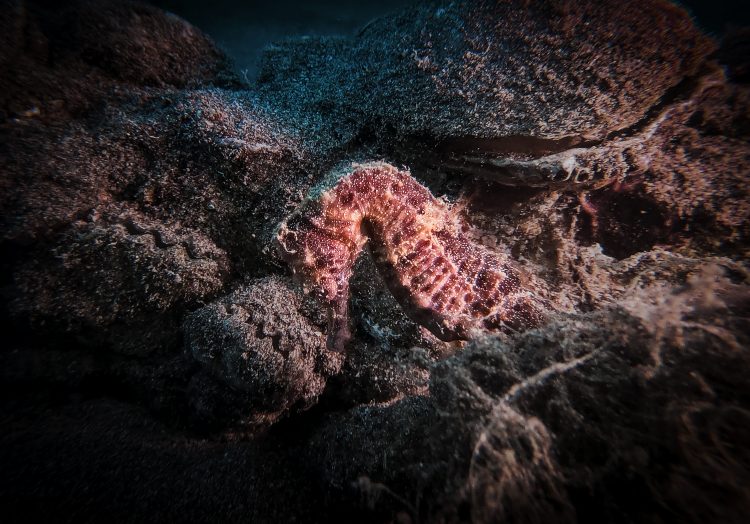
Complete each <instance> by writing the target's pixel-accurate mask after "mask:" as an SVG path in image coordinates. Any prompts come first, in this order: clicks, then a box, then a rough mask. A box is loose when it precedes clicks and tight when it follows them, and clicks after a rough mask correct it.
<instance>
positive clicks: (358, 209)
mask: <svg viewBox="0 0 750 524" xmlns="http://www.w3.org/2000/svg"><path fill="white" fill-rule="evenodd" d="M276 240H277V242H278V246H279V250H280V253H281V255H282V258H283V259H284V260H285V261H286V262H287V263H288V264H289V266H290V267H291V268H292V271H293V272H294V274H295V276H296V277H297V278H299V279H300V280H301V281H302V283H303V285H304V287H305V289H306V291H307V290H309V291H313V292H314V293H315V294H316V295H317V296H318V297H319V298H321V299H322V300H323V301H324V302H325V304H326V305H327V307H328V315H329V328H328V346H329V348H330V349H333V350H337V351H343V349H344V345H345V344H346V342H347V341H348V339H349V337H350V333H349V325H348V315H347V304H348V299H349V279H350V277H351V275H352V268H353V266H354V262H355V260H356V258H357V256H358V254H359V253H360V251H361V250H362V249H363V248H364V246H365V244H367V243H368V241H369V247H370V250H371V252H372V254H373V257H374V259H375V264H376V266H377V267H378V269H379V271H380V272H381V273H382V274H383V276H384V279H385V282H386V283H387V284H388V287H389V289H390V290H391V292H392V293H393V295H394V296H395V298H396V299H397V300H398V302H399V303H400V304H401V306H402V307H403V309H404V311H405V312H406V314H407V315H409V316H410V317H411V318H412V319H414V320H415V321H416V322H418V323H420V324H421V325H423V326H425V327H426V328H427V329H429V330H430V331H431V332H432V333H434V334H435V335H436V336H437V337H438V338H440V339H441V340H444V341H452V340H461V339H467V338H468V337H469V334H470V332H472V331H473V330H476V329H480V330H487V331H510V330H519V329H525V328H529V327H533V326H534V325H536V324H538V323H539V322H540V321H541V319H542V318H543V313H542V311H543V308H542V306H541V300H540V299H538V298H537V297H536V296H535V295H534V294H533V293H532V292H531V291H529V290H528V289H525V288H524V287H523V286H522V284H521V279H520V275H519V272H518V270H516V269H515V268H514V267H513V266H512V265H511V264H510V263H509V262H508V261H504V260H502V259H501V258H500V257H499V256H498V255H495V254H493V253H491V252H489V251H488V250H487V249H485V248H484V247H482V246H479V245H477V244H474V243H472V242H470V241H468V240H466V239H465V238H464V237H463V236H462V235H461V223H460V221H459V219H458V218H457V216H456V214H455V213H453V212H451V209H450V207H449V206H448V205H447V204H446V203H445V202H443V201H442V200H439V199H437V198H435V197H434V196H433V195H432V193H430V191H429V190H428V189H427V188H426V187H424V186H423V185H421V184H420V183H419V182H417V181H416V180H415V179H414V178H413V177H412V176H411V175H410V174H409V172H408V171H399V170H398V169H396V168H395V167H393V166H391V165H389V164H386V163H370V164H360V165H356V164H355V165H354V166H353V171H352V172H351V173H350V174H348V175H346V176H344V177H343V178H340V179H338V180H337V181H336V183H335V184H334V185H333V186H332V187H330V188H328V189H326V190H322V191H315V192H314V194H313V195H311V196H309V197H308V198H307V199H306V200H305V201H304V202H303V203H302V204H301V205H300V206H299V208H298V209H297V210H296V211H295V212H294V213H292V214H291V215H290V216H289V217H288V218H287V219H286V220H285V221H284V222H283V223H282V224H281V226H280V227H279V230H278V233H277V237H276Z"/></svg>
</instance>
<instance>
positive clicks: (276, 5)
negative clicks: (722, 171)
mask: <svg viewBox="0 0 750 524" xmlns="http://www.w3.org/2000/svg"><path fill="white" fill-rule="evenodd" d="M643 1H644V2H648V1H650V0H643ZM150 3H151V4H153V5H156V6H159V7H161V8H163V9H166V10H168V11H171V12H172V13H175V14H177V15H180V16H181V17H182V18H185V19H186V20H188V21H189V22H191V23H192V24H193V25H195V26H197V27H199V28H201V29H202V30H203V31H205V32H206V33H208V34H209V35H210V36H211V37H212V38H213V39H214V40H215V41H216V42H217V43H218V44H219V45H220V46H221V47H222V48H223V49H224V51H226V52H227V54H228V55H229V56H230V57H231V58H232V59H233V60H234V63H235V68H236V70H237V72H238V73H239V74H240V76H242V77H245V78H246V79H247V80H249V81H252V80H253V79H254V78H255V76H256V74H257V70H258V61H259V59H260V55H261V52H262V50H263V48H264V47H265V46H266V45H268V44H270V43H272V42H274V41H277V40H280V39H283V38H286V37H293V36H303V35H309V36H320V35H351V34H353V33H355V32H356V31H357V30H358V29H359V28H360V27H362V26H364V25H365V24H366V23H367V22H369V21H370V20H372V19H373V18H376V17H378V16H382V15H384V14H387V13H389V12H391V11H394V10H398V9H400V8H402V7H404V6H406V5H409V4H412V3H414V1H409V0H378V1H377V2H372V1H369V2H368V1H361V2H355V1H351V0H349V1H346V0H319V1H304V0H271V1H253V0H250V1H238V0H210V1H206V0H152V1H151V2H150ZM681 3H682V5H684V6H685V7H687V8H688V10H689V11H690V12H691V13H692V14H693V16H694V17H695V19H696V21H697V22H698V24H699V25H700V26H701V27H703V28H704V30H706V31H707V32H709V33H711V34H713V35H715V36H717V37H719V38H720V37H721V36H722V35H723V34H724V33H725V32H726V31H727V30H732V29H735V28H738V27H742V26H750V0H708V1H707V0H686V1H684V2H681Z"/></svg>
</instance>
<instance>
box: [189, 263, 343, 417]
mask: <svg viewBox="0 0 750 524" xmlns="http://www.w3.org/2000/svg"><path fill="white" fill-rule="evenodd" d="M301 305H302V297H301V296H300V294H299V293H296V292H295V291H294V290H293V289H292V288H291V287H290V286H289V284H288V283H287V282H286V281H284V280H282V279H280V278H277V277H269V278H264V279H260V280H257V281H254V282H251V283H249V284H247V285H246V286H243V287H241V288H240V289H239V290H237V291H235V292H233V293H231V294H230V295H228V296H226V297H224V298H221V299H219V300H217V301H215V302H212V303H211V304H209V305H207V306H205V307H203V308H201V309H199V310H197V311H195V312H193V313H191V314H190V315H188V316H187V318H186V320H185V341H186V347H187V351H189V352H190V353H191V354H192V356H193V357H194V358H195V359H196V360H197V361H198V362H200V363H201V364H202V365H203V366H205V368H206V369H207V370H208V371H209V372H210V373H211V374H213V376H214V377H215V378H216V379H218V380H219V381H221V382H223V383H225V384H226V385H228V386H230V387H231V388H233V389H234V390H236V391H240V392H242V393H243V395H242V397H243V399H244V403H243V404H244V405H243V406H242V409H243V411H245V412H246V415H245V419H246V420H245V421H244V423H245V424H250V423H253V424H256V425H261V424H263V423H266V424H267V423H270V422H273V421H274V420H275V419H277V418H278V417H279V416H281V415H282V414H284V413H286V412H287V411H288V410H289V409H291V408H292V407H295V408H296V409H306V408H309V407H310V406H312V405H313V404H315V402H316V400H317V398H318V396H319V395H320V394H321V393H322V391H323V388H324V386H325V384H326V379H327V378H328V377H330V376H331V375H334V374H335V373H337V372H338V371H339V369H340V368H341V364H342V362H343V356H342V355H339V354H337V353H335V352H331V351H328V350H326V347H325V335H324V334H323V333H322V332H321V331H320V327H318V326H315V325H313V324H312V323H310V321H309V320H308V319H307V318H306V317H304V316H303V315H301V314H300V313H299V310H300V308H301Z"/></svg>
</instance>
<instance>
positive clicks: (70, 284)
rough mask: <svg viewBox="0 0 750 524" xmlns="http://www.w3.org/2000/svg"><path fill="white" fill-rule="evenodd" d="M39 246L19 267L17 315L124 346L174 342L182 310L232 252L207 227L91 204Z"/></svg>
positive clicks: (218, 276) (134, 348)
mask: <svg viewBox="0 0 750 524" xmlns="http://www.w3.org/2000/svg"><path fill="white" fill-rule="evenodd" d="M40 251H41V252H40V253H38V254H37V256H36V257H34V258H32V259H31V260H30V261H29V262H28V263H27V264H26V265H23V266H22V267H21V268H20V269H19V270H18V271H17V273H16V274H15V278H16V283H15V284H16V288H17V289H18V290H19V297H18V298H17V300H16V302H15V303H14V304H13V306H12V308H13V311H14V314H15V316H16V317H17V318H20V317H23V318H27V319H29V321H30V322H31V323H32V324H33V325H36V326H42V325H45V324H47V325H48V327H47V328H46V329H47V330H54V329H55V328H56V327H57V328H59V329H62V330H64V331H72V332H78V333H86V335H85V336H84V337H83V339H84V340H85V339H86V338H89V339H90V341H89V344H91V345H96V344H98V343H105V344H107V345H113V346H114V347H115V348H116V349H117V350H119V351H122V352H125V353H143V352H148V351H150V350H153V349H156V348H159V347H160V346H162V345H174V338H175V337H176V333H177V328H178V327H179V324H175V320H177V319H179V317H180V314H181V312H185V311H186V309H187V308H189V307H190V306H194V305H195V304H197V303H199V302H200V301H201V300H204V299H207V298H210V297H211V296H213V295H215V294H216V293H217V292H218V291H219V290H220V289H221V288H222V287H223V285H224V284H225V283H226V282H227V279H228V277H229V262H228V259H227V256H226V253H225V252H224V251H223V250H221V249H220V248H218V247H216V245H215V244H214V243H213V242H211V240H210V239H208V238H207V237H206V236H205V235H203V234H202V233H200V232H198V231H195V230H190V229H188V228H184V227H180V226H176V225H173V224H172V225H167V224H164V223H161V222H156V221H153V220H150V219H148V218H147V217H145V216H143V215H141V214H140V213H138V212H136V211H133V210H130V209H127V208H124V209H122V208H120V209H118V208H117V207H116V206H112V207H106V208H105V209H104V210H101V211H100V210H98V209H94V210H92V212H91V213H90V215H89V216H88V217H87V219H85V220H80V221H77V222H74V223H73V224H71V226H70V227H69V228H68V229H67V230H64V231H63V232H61V233H60V234H59V235H58V237H57V238H56V243H55V244H53V245H52V246H51V247H49V248H45V249H42V250H40ZM170 338H172V340H170Z"/></svg>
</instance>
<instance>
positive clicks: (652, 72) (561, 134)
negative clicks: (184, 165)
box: [259, 0, 714, 152]
mask: <svg viewBox="0 0 750 524" xmlns="http://www.w3.org/2000/svg"><path fill="white" fill-rule="evenodd" d="M713 47H714V45H713V43H712V42H711V41H710V40H709V39H708V38H707V37H705V36H704V35H702V34H701V33H700V32H699V31H698V30H697V29H696V28H695V26H694V25H693V24H692V21H691V20H690V17H689V16H688V14H687V13H686V12H685V11H683V10H682V9H680V8H678V7H676V6H675V5H674V4H672V3H670V2H667V1H657V2H650V3H649V4H648V5H643V4H642V3H640V2H637V1H632V2H625V3H619V4H618V3H612V2H582V3H580V4H573V3H570V2H566V1H563V0H549V1H544V2H533V3H529V2H524V1H520V0H519V1H509V2H490V1H486V2H450V3H448V2H434V3H428V2H425V3H420V4H417V5H414V6H411V7H408V8H406V9H404V10H403V11H401V12H397V13H394V14H392V15H390V16H386V17H383V18H380V19H377V20H374V21H372V22H371V23H370V24H368V25H367V26H366V27H364V28H363V29H362V30H361V31H359V33H358V34H357V35H356V36H355V37H353V38H351V39H344V38H305V39H304V40H303V41H295V40H291V41H289V42H285V43H282V44H277V45H275V46H274V47H272V48H271V49H269V50H268V51H267V52H266V55H265V61H264V63H263V65H262V70H261V73H260V79H259V84H260V88H261V92H263V93H264V94H265V95H266V96H268V97H269V98H270V99H272V100H273V102H274V104H276V105H280V106H281V107H283V108H285V109H286V110H288V111H289V112H290V120H294V121H296V122H297V123H305V122H308V123H310V127H311V128H312V129H317V127H316V123H318V121H315V120H314V119H315V116H314V115H315V114H316V113H319V112H320V111H321V110H322V111H325V114H326V116H327V120H328V121H329V122H330V123H333V124H335V125H336V127H337V130H338V132H339V133H348V134H351V135H353V134H356V131H355V130H353V129H352V130H350V128H351V127H352V123H351V122H352V121H357V122H359V126H360V128H363V127H366V126H371V127H372V131H373V132H374V133H376V134H377V135H378V136H380V137H382V138H383V139H385V140H388V141H391V142H392V141H394V140H398V139H403V138H405V137H410V136H413V137H418V136H424V135H427V136H430V137H433V138H439V139H451V140H453V139H455V140H464V141H465V144H464V145H468V146H472V145H473V146H474V147H476V148H479V149H488V148H489V149H497V148H499V149H500V150H502V149H504V148H505V146H510V147H513V143H514V140H516V141H517V142H518V144H519V145H520V146H521V149H522V150H523V149H529V150H530V151H531V152H533V151H534V150H537V149H545V148H553V149H555V148H561V147H562V146H564V147H563V148H565V149H567V148H569V147H570V146H571V145H575V144H576V143H577V142H582V141H590V140H602V139H604V138H605V137H606V136H607V135H608V134H609V133H612V132H614V131H619V130H623V129H626V128H629V127H631V126H633V125H635V124H637V123H638V122H639V121H640V120H641V119H642V118H643V117H644V116H645V115H646V113H647V112H648V111H649V110H650V109H651V108H652V107H653V106H654V105H656V104H657V103H659V101H660V100H661V99H662V97H665V95H667V92H668V91H669V90H670V89H671V88H673V87H674V86H676V85H678V84H679V83H680V82H681V81H683V79H685V78H686V77H690V76H693V75H695V74H696V73H697V72H698V70H699V69H700V66H701V63H702V61H703V59H704V57H705V55H706V54H707V53H709V52H710V51H711V50H712V49H713ZM342 130H343V131H342ZM523 138H527V139H528V140H526V141H524V140H523ZM471 139H487V140H485V141H484V142H483V141H482V140H477V141H476V143H475V144H472V143H471ZM493 139H497V141H496V142H493ZM518 139H520V140H518ZM460 146H461V143H460V141H459V142H458V143H456V144H455V147H460ZM529 146H532V147H529ZM519 152H522V151H519Z"/></svg>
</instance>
